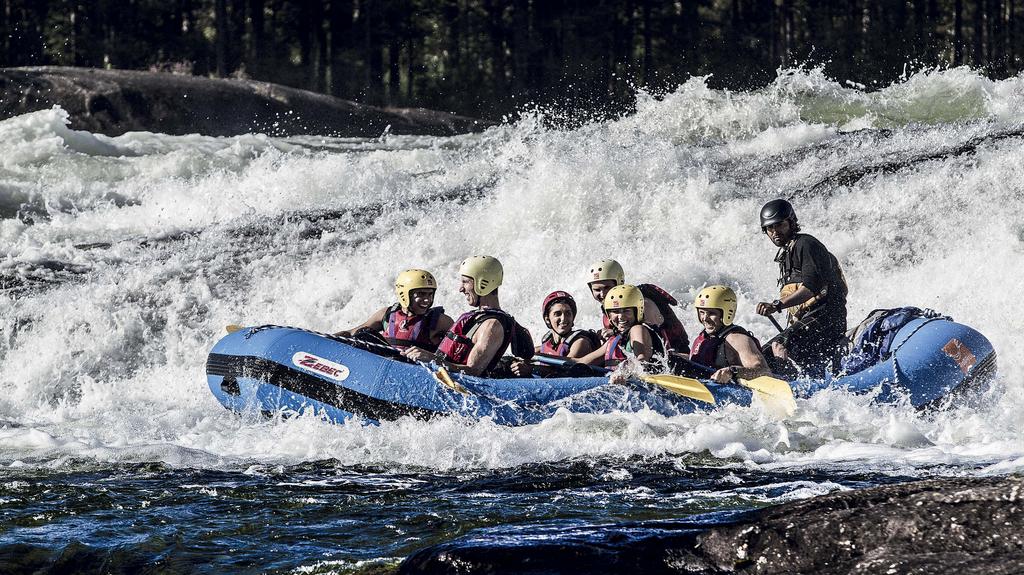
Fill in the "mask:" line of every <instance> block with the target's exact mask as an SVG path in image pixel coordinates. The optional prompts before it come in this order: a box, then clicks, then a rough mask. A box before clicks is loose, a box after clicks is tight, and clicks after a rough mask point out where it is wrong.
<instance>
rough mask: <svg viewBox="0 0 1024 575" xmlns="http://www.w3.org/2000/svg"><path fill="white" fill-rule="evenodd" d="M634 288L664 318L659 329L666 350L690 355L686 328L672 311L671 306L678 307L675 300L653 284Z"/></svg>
mask: <svg viewBox="0 0 1024 575" xmlns="http://www.w3.org/2000/svg"><path fill="white" fill-rule="evenodd" d="M636 287H637V288H638V289H639V290H640V293H642V294H644V297H645V298H647V299H649V300H651V301H653V302H654V305H656V306H658V311H660V312H661V316H662V317H664V318H665V322H664V323H662V324H661V325H660V326H659V327H660V328H661V334H662V337H663V338H664V339H665V344H666V345H667V346H668V348H669V349H674V350H676V351H678V352H679V353H690V337H689V336H688V335H686V328H684V327H683V322H681V321H679V318H678V317H677V316H676V312H675V311H673V310H672V306H674V305H679V302H678V301H676V298H674V297H672V294H670V293H668V292H667V291H665V290H663V289H661V288H660V287H658V286H656V285H654V284H640V285H638V286H636Z"/></svg>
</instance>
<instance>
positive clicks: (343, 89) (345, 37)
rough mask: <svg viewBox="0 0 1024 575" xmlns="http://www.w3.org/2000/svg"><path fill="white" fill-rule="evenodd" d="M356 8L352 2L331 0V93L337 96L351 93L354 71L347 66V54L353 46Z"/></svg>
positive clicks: (348, 0) (349, 0)
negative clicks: (350, 77)
mask: <svg viewBox="0 0 1024 575" xmlns="http://www.w3.org/2000/svg"><path fill="white" fill-rule="evenodd" d="M354 8H355V7H354V6H353V4H352V0H331V9H330V16H329V18H330V31H331V40H330V46H331V56H330V60H331V65H330V80H331V86H330V93H331V94H334V95H335V96H342V95H346V94H348V93H349V81H348V78H349V75H350V74H351V73H352V69H351V66H347V65H346V53H347V52H348V50H349V48H351V47H352V46H353V39H352V24H353V20H352V15H353V11H354Z"/></svg>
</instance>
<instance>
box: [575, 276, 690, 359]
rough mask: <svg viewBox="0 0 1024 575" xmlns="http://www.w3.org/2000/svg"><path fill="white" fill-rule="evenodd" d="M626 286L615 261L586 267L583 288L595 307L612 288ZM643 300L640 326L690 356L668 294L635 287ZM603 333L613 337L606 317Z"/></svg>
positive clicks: (649, 286) (651, 287)
mask: <svg viewBox="0 0 1024 575" xmlns="http://www.w3.org/2000/svg"><path fill="white" fill-rule="evenodd" d="M625 283H626V273H625V271H623V269H622V265H621V264H619V262H617V261H615V260H601V261H599V262H596V263H594V264H593V265H591V266H590V271H589V272H588V274H587V287H589V288H590V295H591V296H593V298H594V300H596V301H597V302H599V303H602V304H603V303H604V301H605V296H606V295H607V294H608V292H609V291H610V290H611V289H612V288H614V287H615V286H620V285H623V284H625ZM636 287H637V289H639V290H640V292H641V293H642V294H643V296H644V301H645V304H646V305H645V306H644V316H643V317H642V318H641V320H642V322H643V323H646V324H648V325H652V326H655V327H656V328H657V329H658V331H659V332H660V333H659V335H660V336H661V338H662V340H663V341H664V342H665V345H666V346H667V347H668V348H669V349H671V350H675V351H677V352H679V353H683V354H686V353H689V352H690V338H689V336H687V335H686V328H684V327H683V322H681V321H679V318H678V317H676V313H675V311H673V310H672V306H674V305H679V302H678V301H676V299H675V298H674V297H672V295H671V294H669V293H668V292H667V291H665V290H663V289H661V288H660V287H658V286H656V285H654V284H640V285H638V286H636ZM602 320H603V323H604V329H603V330H602V331H601V335H602V337H604V338H605V339H607V338H609V337H612V336H613V331H614V330H612V329H611V326H610V325H609V323H608V316H607V315H604V316H603V318H602Z"/></svg>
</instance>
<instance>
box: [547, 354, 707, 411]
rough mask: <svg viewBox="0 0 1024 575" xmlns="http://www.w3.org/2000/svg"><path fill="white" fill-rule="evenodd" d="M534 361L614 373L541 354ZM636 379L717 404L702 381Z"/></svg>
mask: <svg viewBox="0 0 1024 575" xmlns="http://www.w3.org/2000/svg"><path fill="white" fill-rule="evenodd" d="M533 359H534V361H537V362H540V363H544V364H547V365H558V366H564V365H567V364H570V363H572V364H574V365H586V366H587V367H588V368H589V369H590V370H591V371H593V372H594V374H595V375H605V374H608V373H610V372H611V371H612V370H610V369H607V368H604V367H597V366H595V365H588V364H585V363H577V362H574V361H572V360H571V359H567V358H564V357H556V356H551V355H545V354H541V353H539V354H537V355H534V356H533ZM636 378H637V379H639V380H641V381H643V382H645V383H649V384H651V385H656V386H658V387H661V388H663V389H667V390H669V391H671V392H673V393H678V394H679V395H682V396H685V397H689V398H690V399H696V400H697V401H703V402H705V403H710V404H712V405H714V404H715V396H714V395H712V394H711V390H709V389H708V388H707V386H706V385H704V384H703V383H701V382H700V381H698V380H696V379H693V378H690V377H683V376H679V375H669V374H660V375H649V374H646V373H644V374H640V375H637V376H636Z"/></svg>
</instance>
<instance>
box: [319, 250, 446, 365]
mask: <svg viewBox="0 0 1024 575" xmlns="http://www.w3.org/2000/svg"><path fill="white" fill-rule="evenodd" d="M436 291H437V282H436V281H435V280H434V276H433V275H431V273H430V272H428V271H426V270H421V269H411V270H405V271H404V272H402V273H400V274H398V277H397V278H395V295H397V296H398V303H395V304H393V305H391V306H389V307H385V308H382V309H380V310H378V311H376V312H374V313H373V315H371V316H370V317H369V319H367V320H366V321H364V322H363V323H361V324H359V325H357V326H356V327H354V328H352V329H349V330H345V331H339V332H338V333H336V334H334V335H339V336H342V337H350V336H351V335H352V334H355V333H359V332H361V331H364V330H371V331H374V332H379V333H380V335H381V336H382V337H383V338H384V339H386V340H387V341H388V343H390V344H391V345H392V346H393V347H394V348H395V349H398V350H404V349H407V348H410V347H418V348H422V349H423V350H425V351H427V352H430V353H433V352H434V350H436V349H437V344H439V343H441V337H442V336H444V334H445V332H447V331H448V330H449V329H450V328H451V327H452V324H453V323H455V322H454V321H452V318H450V317H448V316H447V315H445V313H444V308H443V307H433V305H434V293H435V292H436Z"/></svg>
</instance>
